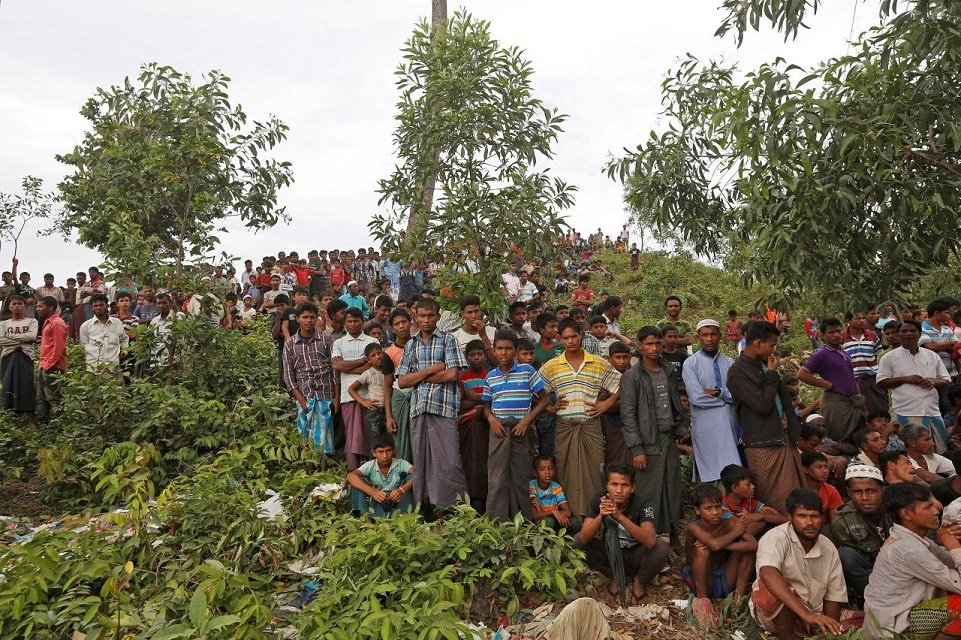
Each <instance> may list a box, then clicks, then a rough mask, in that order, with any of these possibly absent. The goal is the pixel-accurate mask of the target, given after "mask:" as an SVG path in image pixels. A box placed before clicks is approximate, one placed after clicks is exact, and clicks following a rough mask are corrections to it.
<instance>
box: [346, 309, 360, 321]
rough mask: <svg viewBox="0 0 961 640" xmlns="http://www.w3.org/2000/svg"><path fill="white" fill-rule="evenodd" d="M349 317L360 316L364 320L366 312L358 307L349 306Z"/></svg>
mask: <svg viewBox="0 0 961 640" xmlns="http://www.w3.org/2000/svg"><path fill="white" fill-rule="evenodd" d="M347 317H348V318H360V319H361V320H363V319H364V312H363V311H361V310H360V309H358V308H357V307H348V308H347Z"/></svg>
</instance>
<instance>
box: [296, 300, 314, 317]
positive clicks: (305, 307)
mask: <svg viewBox="0 0 961 640" xmlns="http://www.w3.org/2000/svg"><path fill="white" fill-rule="evenodd" d="M305 311H306V312H308V313H313V314H314V315H315V316H319V315H320V309H319V308H318V307H317V305H316V304H314V303H313V302H311V301H310V300H308V301H307V302H305V303H304V304H302V305H300V307H299V308H298V309H297V315H298V316H299V315H300V314H302V313H303V312H305Z"/></svg>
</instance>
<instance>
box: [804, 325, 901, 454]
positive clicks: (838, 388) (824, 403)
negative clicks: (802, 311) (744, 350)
mask: <svg viewBox="0 0 961 640" xmlns="http://www.w3.org/2000/svg"><path fill="white" fill-rule="evenodd" d="M849 326H851V324H850V323H849ZM820 329H821V336H822V338H823V340H824V344H823V346H822V347H821V348H820V349H818V350H817V351H815V352H814V353H813V354H811V357H810V358H808V359H807V362H805V363H804V366H803V367H801V368H800V369H799V370H798V372H797V379H798V380H800V381H801V382H803V383H804V384H806V385H810V386H812V387H818V388H819V389H823V390H824V396H823V397H822V398H821V414H822V415H823V416H824V419H825V420H827V423H828V435H829V436H830V437H831V439H832V440H834V441H835V442H851V437H852V436H853V435H854V432H855V431H857V430H858V429H860V428H861V427H863V426H864V414H863V412H862V410H861V408H862V404H863V403H862V400H861V398H860V396H859V395H858V385H857V381H856V380H855V378H854V361H853V360H852V359H851V356H850V355H849V353H848V351H847V350H846V349H844V348H843V344H844V333H843V331H842V328H841V321H840V320H838V319H837V318H824V319H823V320H821V326H820ZM816 376H819V377H816ZM872 377H873V374H872ZM885 403H886V401H885Z"/></svg>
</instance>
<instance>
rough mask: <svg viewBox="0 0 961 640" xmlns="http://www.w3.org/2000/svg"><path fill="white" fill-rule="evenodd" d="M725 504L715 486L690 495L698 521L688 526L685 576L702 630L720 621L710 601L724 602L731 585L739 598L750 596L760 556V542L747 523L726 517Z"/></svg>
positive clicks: (703, 485)
mask: <svg viewBox="0 0 961 640" xmlns="http://www.w3.org/2000/svg"><path fill="white" fill-rule="evenodd" d="M722 500H723V496H722V494H721V490H720V489H718V488H717V487H715V486H714V485H713V484H699V485H698V486H696V487H695V488H694V491H693V492H692V493H691V502H693V503H694V512H695V513H696V514H697V517H698V519H697V520H695V521H693V522H691V523H690V524H688V525H687V535H686V536H685V542H684V554H685V557H686V564H685V566H684V569H683V574H682V575H683V578H684V582H685V584H687V586H688V588H689V589H690V590H691V591H692V592H693V593H694V597H695V598H697V600H696V601H695V602H693V603H692V604H691V608H692V611H693V613H694V617H695V618H696V619H697V621H698V623H699V624H700V625H702V626H712V625H713V623H715V622H716V621H717V614H716V611H715V609H714V605H713V604H712V603H711V598H724V597H725V596H727V594H729V593H730V592H731V590H732V586H731V585H734V586H733V589H734V591H735V592H736V593H737V595H738V596H745V595H747V590H748V581H749V580H750V578H751V574H752V573H753V571H754V559H755V555H756V553H757V540H756V539H755V538H754V536H752V535H751V534H749V533H748V532H747V526H746V525H745V523H744V521H743V520H741V519H739V518H727V519H725V518H724V517H723V513H724V507H723V504H722Z"/></svg>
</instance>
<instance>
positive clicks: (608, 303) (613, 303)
mask: <svg viewBox="0 0 961 640" xmlns="http://www.w3.org/2000/svg"><path fill="white" fill-rule="evenodd" d="M623 304H624V301H623V300H621V298H620V296H607V299H605V300H604V302H603V303H602V304H601V308H602V309H604V311H607V310H608V309H612V308H614V307H619V306H621V305H623Z"/></svg>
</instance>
